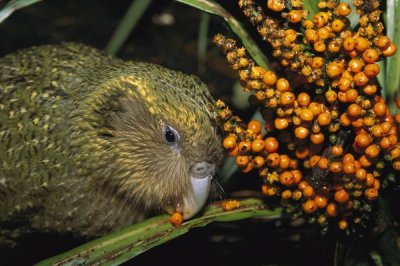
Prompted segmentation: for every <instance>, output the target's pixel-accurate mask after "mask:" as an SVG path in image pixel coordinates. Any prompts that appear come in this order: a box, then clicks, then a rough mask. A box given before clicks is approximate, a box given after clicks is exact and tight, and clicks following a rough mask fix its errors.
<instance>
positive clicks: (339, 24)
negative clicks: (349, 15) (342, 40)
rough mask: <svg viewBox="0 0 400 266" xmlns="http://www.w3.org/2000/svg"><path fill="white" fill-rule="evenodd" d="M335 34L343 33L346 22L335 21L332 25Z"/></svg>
mask: <svg viewBox="0 0 400 266" xmlns="http://www.w3.org/2000/svg"><path fill="white" fill-rule="evenodd" d="M331 27H332V30H333V31H334V32H341V31H342V30H343V28H344V22H343V21H342V20H340V19H334V20H333V21H332V23H331Z"/></svg>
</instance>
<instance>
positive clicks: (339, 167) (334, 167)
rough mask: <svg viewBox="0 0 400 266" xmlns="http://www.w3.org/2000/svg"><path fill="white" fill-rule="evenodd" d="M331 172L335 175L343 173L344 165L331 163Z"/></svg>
mask: <svg viewBox="0 0 400 266" xmlns="http://www.w3.org/2000/svg"><path fill="white" fill-rule="evenodd" d="M329 171H331V172H332V173H335V174H338V173H341V172H342V171H343V164H342V163H341V162H331V164H330V165H329Z"/></svg>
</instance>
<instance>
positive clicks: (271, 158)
mask: <svg viewBox="0 0 400 266" xmlns="http://www.w3.org/2000/svg"><path fill="white" fill-rule="evenodd" d="M280 160H281V159H280V156H279V154H277V153H270V154H268V155H267V165H268V166H269V167H278V166H279V163H280Z"/></svg>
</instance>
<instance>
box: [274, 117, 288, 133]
mask: <svg viewBox="0 0 400 266" xmlns="http://www.w3.org/2000/svg"><path fill="white" fill-rule="evenodd" d="M274 125H275V128H276V129H278V130H284V129H285V128H287V127H288V126H289V121H288V120H287V119H286V118H279V117H278V118H275V120H274Z"/></svg>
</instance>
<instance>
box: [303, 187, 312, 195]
mask: <svg viewBox="0 0 400 266" xmlns="http://www.w3.org/2000/svg"><path fill="white" fill-rule="evenodd" d="M314 194H315V191H314V188H313V187H312V186H306V187H305V188H304V189H303V195H304V197H307V198H310V197H312V196H314Z"/></svg>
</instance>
